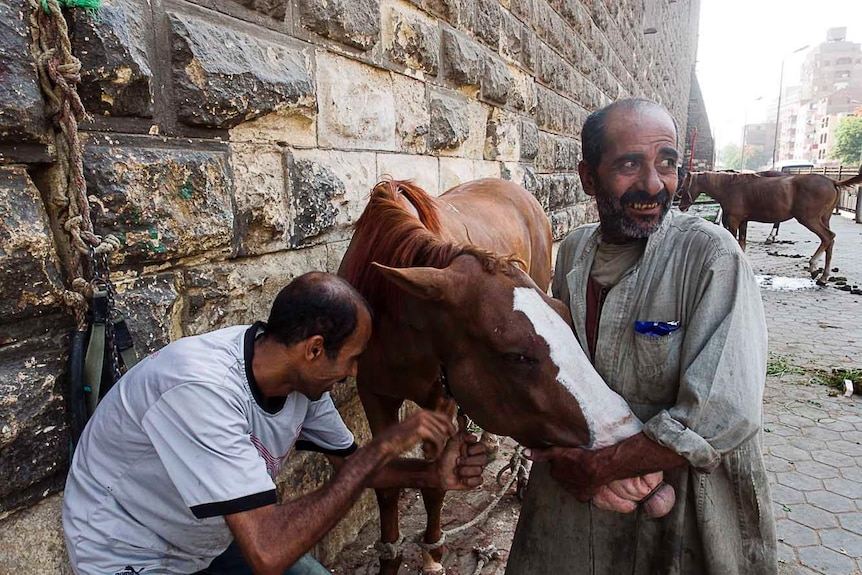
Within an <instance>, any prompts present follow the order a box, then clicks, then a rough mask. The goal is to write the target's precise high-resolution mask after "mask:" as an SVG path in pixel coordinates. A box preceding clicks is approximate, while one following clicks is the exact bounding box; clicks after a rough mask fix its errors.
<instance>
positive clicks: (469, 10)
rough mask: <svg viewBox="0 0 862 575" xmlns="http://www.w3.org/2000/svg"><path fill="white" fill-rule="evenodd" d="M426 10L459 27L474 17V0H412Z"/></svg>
mask: <svg viewBox="0 0 862 575" xmlns="http://www.w3.org/2000/svg"><path fill="white" fill-rule="evenodd" d="M410 1H411V2H412V3H413V4H415V5H416V6H419V7H420V8H422V9H423V10H425V11H426V12H430V13H431V14H434V15H435V16H438V17H440V18H442V19H443V20H445V21H446V22H448V23H449V24H451V25H452V26H454V27H456V28H458V27H461V26H464V25H466V24H467V23H469V22H470V21H471V20H472V18H473V4H474V0H410Z"/></svg>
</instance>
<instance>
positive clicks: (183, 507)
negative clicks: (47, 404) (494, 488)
mask: <svg viewBox="0 0 862 575" xmlns="http://www.w3.org/2000/svg"><path fill="white" fill-rule="evenodd" d="M370 335H371V312H370V309H369V308H368V304H367V303H366V302H365V300H364V299H363V298H362V296H361V295H359V294H358V293H357V292H356V291H355V290H354V289H353V288H352V287H351V286H350V285H349V284H348V283H347V282H345V281H344V280H342V279H340V278H338V277H336V276H332V275H329V274H324V273H309V274H305V275H303V276H300V277H299V278H297V279H295V280H294V281H293V282H291V283H290V284H289V285H288V286H287V287H285V288H284V289H283V290H281V292H280V293H279V294H278V297H276V299H275V302H274V303H273V306H272V310H271V312H270V317H269V321H268V322H267V323H263V322H258V323H256V324H254V325H252V326H237V327H232V328H227V329H222V330H218V331H215V332H212V333H208V334H204V335H200V336H196V337H187V338H183V339H180V340H178V341H175V342H173V343H171V344H170V345H168V346H167V347H165V348H164V349H162V350H160V351H157V352H156V353H154V354H152V355H150V356H149V357H148V358H146V359H145V360H143V361H141V362H140V363H139V364H138V365H136V366H135V367H134V368H132V369H131V370H130V371H129V372H128V373H127V374H126V375H125V376H124V377H123V378H122V379H121V380H120V381H119V382H118V383H117V385H116V386H115V387H114V388H113V389H111V391H110V392H109V393H108V394H107V395H106V396H105V398H104V400H103V401H102V402H101V404H100V405H99V407H98V409H97V410H96V411H95V413H94V415H93V418H92V419H91V420H90V422H89V423H88V425H87V427H86V428H85V430H84V433H83V435H82V436H81V440H80V443H79V445H78V449H77V451H76V453H75V457H74V460H73V462H72V467H71V469H70V472H69V477H68V480H67V483H66V491H65V495H64V502H63V527H64V530H65V533H66V545H67V549H68V551H69V557H70V559H71V563H72V567H73V569H74V571H75V573H76V574H77V575H132V574H147V575H149V574H153V575H155V574H158V575H173V574H189V573H199V574H200V575H250V574H251V573H256V574H260V575H282V574H285V573H289V574H290V575H309V574H326V573H329V571H328V570H326V569H325V568H323V567H322V566H321V565H320V564H319V563H317V562H316V561H315V560H313V559H312V558H311V557H310V556H308V555H305V554H306V553H307V552H308V550H309V549H310V548H311V547H312V545H314V544H315V543H316V542H317V541H319V540H320V539H321V537H323V536H324V535H325V534H326V532H327V531H329V530H330V529H331V528H332V527H333V526H334V525H335V524H336V523H337V522H338V520H339V519H341V518H342V517H343V516H344V515H345V514H346V513H347V511H348V510H349V509H350V507H351V506H352V505H353V503H354V502H355V501H356V499H357V498H358V497H359V495H360V493H361V492H362V490H363V489H364V488H366V487H391V486H399V487H404V486H415V487H437V488H443V489H467V488H470V487H473V486H475V485H478V484H479V483H481V474H482V469H483V465H484V462H485V456H484V453H483V448H482V447H481V446H479V445H478V444H477V443H476V438H475V437H472V436H467V435H466V434H465V435H456V432H455V428H454V426H453V425H452V423H451V421H450V420H449V419H448V418H447V417H446V416H445V415H443V414H440V413H433V412H430V411H421V412H419V413H417V414H415V415H414V416H413V417H411V418H409V419H407V420H405V421H404V422H403V423H401V424H400V425H398V426H396V427H393V428H391V429H390V430H388V431H387V433H385V434H382V435H379V436H378V437H376V438H374V440H372V441H371V442H370V443H369V444H368V445H366V446H365V447H363V448H357V446H356V444H355V443H354V441H353V435H352V434H351V433H350V431H349V430H348V429H347V427H346V426H345V425H344V422H343V421H342V420H341V417H340V416H339V414H338V412H337V411H336V409H335V406H334V405H333V403H332V399H331V398H330V396H329V393H328V392H329V391H330V390H331V389H332V387H333V386H334V385H335V383H337V382H339V381H342V380H344V379H345V378H347V377H348V376H354V375H355V374H356V366H357V359H358V358H359V355H360V354H361V353H362V351H363V350H364V349H365V346H366V345H367V343H368V339H369V337H370ZM419 441H425V442H426V443H427V444H429V445H431V446H433V448H434V452H435V453H436V454H438V457H437V459H436V461H435V462H434V463H427V462H425V461H419V460H405V459H397V456H398V455H399V454H401V453H402V452H404V451H405V450H407V449H409V448H411V447H412V446H413V445H415V444H416V443H417V442H419ZM294 448H295V449H308V450H314V451H319V452H322V453H324V454H326V455H327V456H328V457H329V458H330V460H331V461H333V463H334V464H335V466H336V468H337V472H336V473H335V476H334V477H333V479H332V480H331V481H330V482H329V483H328V484H327V485H325V486H324V487H322V488H320V489H318V490H317V491H315V492H313V493H311V494H308V495H306V496H303V497H300V498H298V499H296V500H294V501H290V502H288V503H285V504H283V505H278V504H277V502H276V489H275V483H274V481H275V478H276V476H277V475H278V472H279V471H280V470H281V468H282V466H283V465H284V462H285V461H286V460H287V458H288V456H289V454H290V452H291V451H292V450H293V449H294ZM291 566H293V567H291Z"/></svg>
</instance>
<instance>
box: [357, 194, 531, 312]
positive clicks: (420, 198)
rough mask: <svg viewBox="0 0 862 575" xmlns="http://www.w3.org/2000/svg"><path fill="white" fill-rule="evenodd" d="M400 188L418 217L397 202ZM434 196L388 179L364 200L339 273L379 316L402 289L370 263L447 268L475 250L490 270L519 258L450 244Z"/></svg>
mask: <svg viewBox="0 0 862 575" xmlns="http://www.w3.org/2000/svg"><path fill="white" fill-rule="evenodd" d="M399 194H401V195H403V196H405V197H406V198H407V200H408V201H409V202H410V203H411V204H412V205H413V206H414V207H415V208H416V211H417V212H418V214H419V219H416V217H415V216H413V214H411V213H409V212H407V211H406V210H405V209H404V208H403V207H402V206H401V205H400V203H399V202H398V195H399ZM437 206H438V202H437V201H436V200H435V199H434V198H433V197H431V196H429V195H428V194H427V193H426V192H425V191H424V190H422V188H420V187H419V186H417V185H415V184H414V183H412V182H411V181H401V180H392V179H387V180H383V181H381V182H378V183H377V185H376V186H374V189H373V190H372V191H371V196H370V198H369V200H368V205H367V206H366V207H365V210H364V211H363V212H362V215H361V216H360V217H359V220H357V222H356V227H355V230H354V233H353V239H352V241H351V245H350V254H349V257H347V258H346V259H345V262H344V267H343V268H342V270H341V275H342V276H343V277H344V279H346V280H347V281H348V282H350V283H351V284H352V285H353V286H354V287H355V288H356V289H357V291H359V293H361V294H362V295H363V296H365V298H366V299H367V300H368V303H369V304H371V308H372V309H373V310H374V312H375V317H379V315H380V314H381V312H382V311H383V310H385V309H399V308H400V306H401V305H402V304H403V300H404V294H403V292H402V291H401V290H400V289H399V288H398V287H397V286H396V285H395V284H394V283H392V282H391V281H389V280H387V279H386V278H385V277H384V276H383V274H381V273H379V272H378V271H377V270H375V269H374V268H373V267H372V266H371V263H372V262H376V263H378V264H383V265H385V266H388V267H394V268H405V267H414V266H422V267H435V268H445V267H447V266H449V265H450V264H451V263H452V261H453V260H454V259H455V258H457V257H458V256H461V255H471V256H474V257H475V258H476V259H478V260H479V262H480V263H481V264H482V268H483V269H484V270H485V271H486V272H488V273H498V272H499V273H505V274H509V273H511V272H512V271H513V266H514V265H515V264H517V263H523V262H520V260H519V259H518V258H516V257H514V256H504V257H500V256H498V255H496V254H494V253H492V252H490V251H488V250H485V249H482V248H480V247H478V246H474V245H471V244H454V243H452V242H448V241H445V240H443V239H442V238H441V237H440V234H441V231H442V226H441V223H440V218H439V216H438V207H437Z"/></svg>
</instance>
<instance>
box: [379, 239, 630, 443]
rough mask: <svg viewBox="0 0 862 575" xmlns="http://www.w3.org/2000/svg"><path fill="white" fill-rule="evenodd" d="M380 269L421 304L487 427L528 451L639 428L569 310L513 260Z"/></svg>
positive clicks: (471, 409) (459, 391) (469, 258)
mask: <svg viewBox="0 0 862 575" xmlns="http://www.w3.org/2000/svg"><path fill="white" fill-rule="evenodd" d="M483 260H484V261H483ZM374 265H375V267H376V268H377V270H378V271H379V272H380V273H382V274H383V275H384V276H385V277H386V278H387V279H388V280H390V281H391V282H394V283H395V284H396V285H397V286H398V287H399V288H400V289H401V290H403V291H405V292H406V293H408V294H409V295H410V296H412V298H411V299H412V300H413V301H415V302H417V304H418V305H419V306H420V308H421V309H418V310H415V311H418V312H419V313H421V314H422V315H423V317H425V318H427V320H426V321H427V323H426V328H427V329H428V330H429V332H430V335H431V337H432V339H433V340H434V347H435V348H436V350H437V354H438V356H439V359H440V362H441V368H442V370H443V373H445V375H446V379H447V380H448V390H449V393H450V394H451V395H452V397H453V398H454V399H455V400H456V401H457V402H458V404H459V405H460V406H461V407H462V408H463V410H464V412H465V413H466V414H467V415H468V416H469V417H470V418H472V419H473V420H474V421H475V422H476V423H477V424H478V425H480V426H481V427H482V428H483V429H486V430H488V431H490V432H492V433H496V434H499V435H508V436H510V437H513V438H514V439H515V440H516V441H518V442H519V443H520V444H522V445H525V446H542V445H569V446H577V445H583V446H588V447H594V448H596V447H602V446H604V445H610V444H612V443H615V442H617V441H619V440H621V439H623V438H625V437H629V436H631V435H633V434H634V433H637V432H638V431H639V430H640V422H639V421H638V420H637V419H636V418H635V417H634V416H633V414H632V413H631V411H630V410H629V409H628V407H627V406H626V404H625V402H624V401H623V400H622V398H621V397H620V396H618V395H617V394H616V393H614V392H613V391H611V390H610V389H609V388H608V387H607V385H606V384H605V383H604V381H602V379H601V377H600V376H599V375H598V374H597V373H596V372H595V370H594V369H593V367H592V365H591V364H590V362H589V360H588V359H587V357H586V355H585V354H584V352H583V350H582V349H581V346H580V344H579V343H578V341H577V339H576V338H575V336H574V333H573V331H572V328H571V325H570V324H571V319H570V316H569V313H568V310H567V309H566V307H565V305H563V304H562V303H561V302H559V301H557V300H554V299H552V298H550V297H549V296H548V295H547V294H545V293H544V292H542V291H541V290H540V289H539V288H538V287H537V286H536V284H535V283H534V282H533V281H532V279H531V278H530V277H529V276H528V275H527V274H526V273H525V272H523V271H522V270H521V269H520V268H519V267H518V266H517V265H515V264H514V263H513V262H512V261H510V260H505V259H502V260H501V259H500V258H494V257H493V256H489V257H487V258H480V257H477V256H476V255H473V254H465V255H461V256H458V257H457V258H455V259H454V260H453V261H452V263H451V264H450V265H449V266H448V267H446V268H442V269H440V268H433V267H412V268H391V267H385V266H380V265H377V264H374ZM408 313H410V312H409V310H408Z"/></svg>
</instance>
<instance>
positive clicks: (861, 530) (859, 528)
mask: <svg viewBox="0 0 862 575" xmlns="http://www.w3.org/2000/svg"><path fill="white" fill-rule="evenodd" d="M838 522H839V523H840V524H841V527H843V528H844V529H847V530H849V531H852V532H853V533H856V534H857V535H862V512H857V513H842V514H840V515H838Z"/></svg>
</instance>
